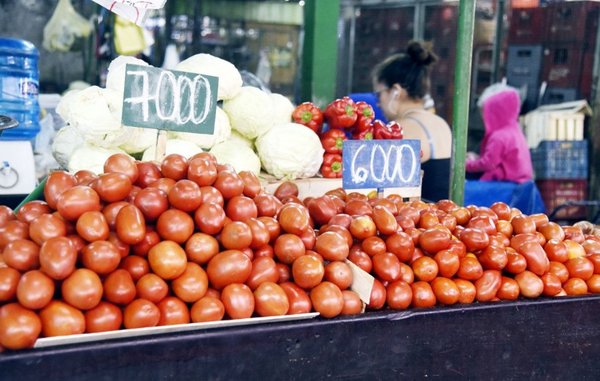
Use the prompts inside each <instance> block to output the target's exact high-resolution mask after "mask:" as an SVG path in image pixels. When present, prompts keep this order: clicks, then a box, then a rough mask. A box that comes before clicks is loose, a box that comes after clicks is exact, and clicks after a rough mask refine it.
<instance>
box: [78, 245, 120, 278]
mask: <svg viewBox="0 0 600 381" xmlns="http://www.w3.org/2000/svg"><path fill="white" fill-rule="evenodd" d="M81 261H82V263H83V265H84V266H85V267H86V268H88V269H90V270H92V271H94V272H95V273H98V274H100V275H107V274H110V273H111V272H113V271H114V270H116V269H117V267H119V263H121V254H120V253H119V250H118V249H117V247H116V246H115V245H113V244H112V243H111V242H108V241H96V242H92V243H90V244H89V245H87V246H86V247H84V248H83V251H82V254H81Z"/></svg>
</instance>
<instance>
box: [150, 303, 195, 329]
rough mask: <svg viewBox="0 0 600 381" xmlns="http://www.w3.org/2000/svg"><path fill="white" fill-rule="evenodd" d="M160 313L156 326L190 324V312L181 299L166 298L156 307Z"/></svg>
mask: <svg viewBox="0 0 600 381" xmlns="http://www.w3.org/2000/svg"><path fill="white" fill-rule="evenodd" d="M156 306H157V307H158V310H159V311H160V320H159V321H158V325H159V326H162V325H173V324H188V323H189V322H190V311H189V309H188V306H187V305H186V304H185V303H184V302H183V301H181V299H179V298H176V297H174V296H167V297H166V298H164V299H163V300H161V301H160V302H159V303H158V304H157V305H156Z"/></svg>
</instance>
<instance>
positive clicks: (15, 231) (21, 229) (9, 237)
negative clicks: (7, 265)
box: [0, 219, 29, 250]
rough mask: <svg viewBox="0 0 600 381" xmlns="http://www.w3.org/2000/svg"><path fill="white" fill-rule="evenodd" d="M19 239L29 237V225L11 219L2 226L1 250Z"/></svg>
mask: <svg viewBox="0 0 600 381" xmlns="http://www.w3.org/2000/svg"><path fill="white" fill-rule="evenodd" d="M18 239H29V225H28V224H26V223H25V222H21V221H19V220H16V219H15V220H10V221H7V222H6V224H5V225H4V226H3V227H1V228H0V250H3V249H4V247H5V246H6V245H8V244H9V243H10V242H12V241H16V240H18Z"/></svg>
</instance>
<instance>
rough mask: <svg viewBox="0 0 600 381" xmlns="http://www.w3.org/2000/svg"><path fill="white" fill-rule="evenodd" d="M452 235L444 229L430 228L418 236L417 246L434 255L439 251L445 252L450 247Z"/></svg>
mask: <svg viewBox="0 0 600 381" xmlns="http://www.w3.org/2000/svg"><path fill="white" fill-rule="evenodd" d="M451 239H452V235H451V234H450V232H449V231H448V230H446V229H438V228H432V229H427V230H425V231H424V232H423V233H422V234H421V235H420V236H419V245H420V247H421V249H423V250H425V251H426V252H428V253H430V254H431V255H435V254H436V253H437V252H438V251H440V250H445V249H447V248H448V247H449V246H450V241H451Z"/></svg>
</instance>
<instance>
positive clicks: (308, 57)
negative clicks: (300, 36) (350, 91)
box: [301, 0, 340, 107]
mask: <svg viewBox="0 0 600 381" xmlns="http://www.w3.org/2000/svg"><path fill="white" fill-rule="evenodd" d="M339 18H340V0H306V2H305V4H304V49H303V52H302V92H301V94H302V101H312V102H314V103H315V104H317V105H319V106H323V107H324V106H326V105H327V104H328V103H329V102H331V101H332V100H333V99H334V97H335V87H336V83H335V82H336V76H337V73H336V70H337V43H338V36H337V35H338V32H337V25H338V20H339Z"/></svg>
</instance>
